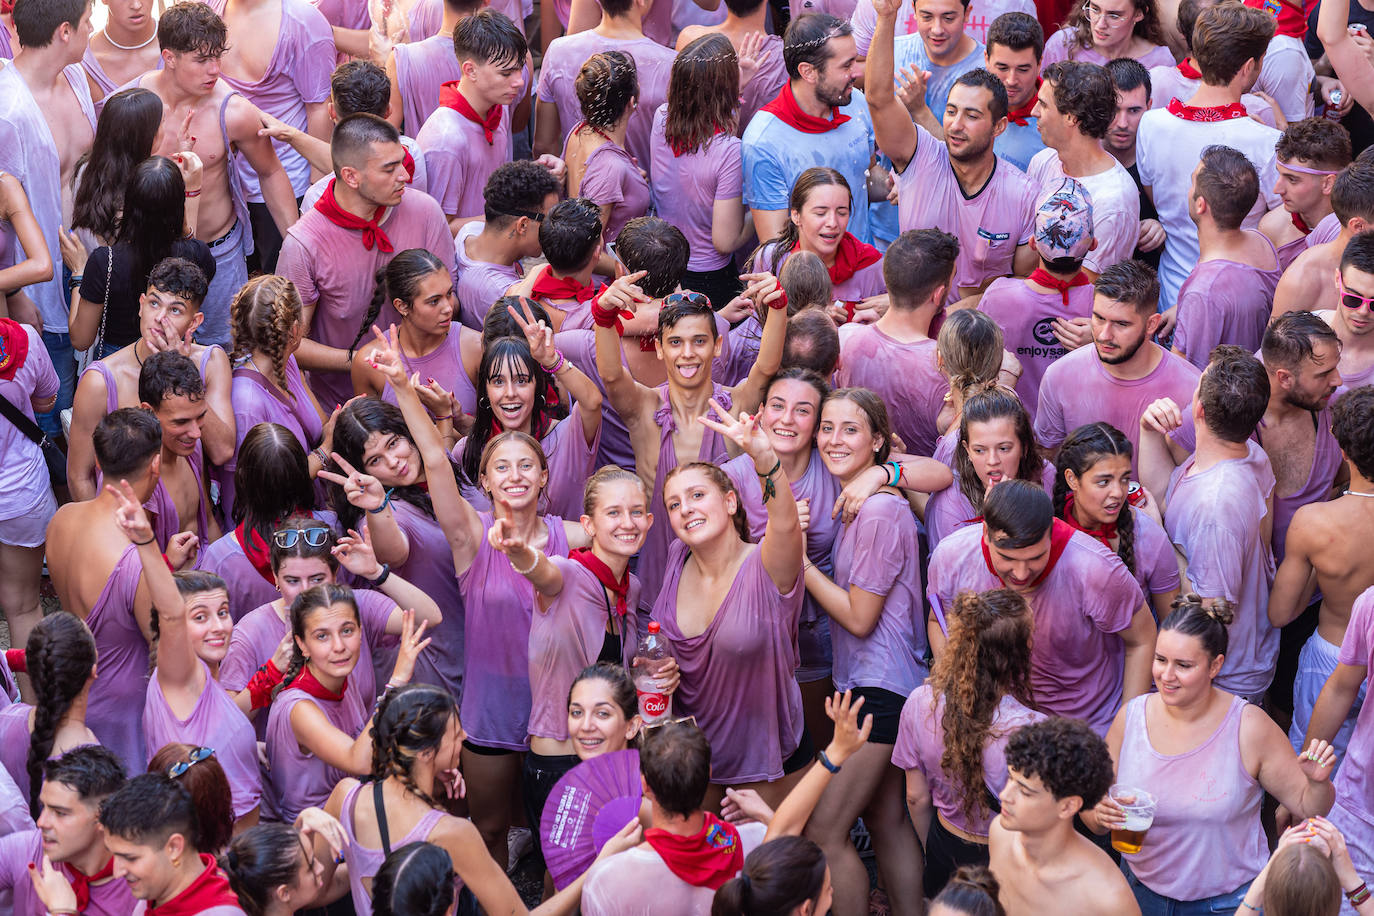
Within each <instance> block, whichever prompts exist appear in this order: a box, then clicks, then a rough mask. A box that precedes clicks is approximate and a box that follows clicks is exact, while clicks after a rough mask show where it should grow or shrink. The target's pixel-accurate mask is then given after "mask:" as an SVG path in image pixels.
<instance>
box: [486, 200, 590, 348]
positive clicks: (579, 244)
mask: <svg viewBox="0 0 1374 916" xmlns="http://www.w3.org/2000/svg"><path fill="white" fill-rule="evenodd" d="M601 233H602V225H601V211H600V210H599V209H598V208H597V206H596V204H594V203H592V202H591V201H590V200H588V199H587V198H585V197H574V198H571V199H569V200H564V201H560V202H559V203H557V204H556V205H555V206H553V207H551V208H550V209H549V213H548V216H546V217H545V218H544V219H543V220H542V221H541V222H540V223H539V247H540V250H541V251H542V252H543V254H544V259H545V260H546V261H547V262H548V263H546V264H545V265H544V266H543V267H541V268H539V269H538V270H536V271H535V272H534V273H532V274H529V275H527V276H525V277H522V278H520V279H519V280H517V282H515V283H513V284H511V285H510V286H509V288H508V289H507V290H506V291H505V295H508V296H528V297H529V298H531V299H534V300H535V301H536V302H538V303H539V304H540V305H542V306H544V308H545V309H546V310H547V311H548V313H549V320H550V321H551V322H552V323H553V329H554V330H555V331H561V330H563V329H564V328H567V329H568V330H572V329H574V328H590V327H591V326H592V316H591V305H590V304H589V303H590V302H591V301H592V298H593V297H594V296H596V294H597V293H598V292H600V291H601V289H602V287H601V285H600V284H597V283H595V282H594V281H593V280H592V273H593V272H594V271H595V270H596V265H597V261H598V259H599V258H600V257H601V251H602V247H601ZM493 301H494V300H493ZM488 308H490V303H488Z"/></svg>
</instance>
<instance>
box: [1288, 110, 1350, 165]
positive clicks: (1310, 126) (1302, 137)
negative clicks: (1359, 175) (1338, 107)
mask: <svg viewBox="0 0 1374 916" xmlns="http://www.w3.org/2000/svg"><path fill="white" fill-rule="evenodd" d="M1274 154H1275V155H1276V156H1277V157H1278V160H1279V161H1280V162H1294V161H1303V162H1307V163H1309V164H1310V165H1311V166H1312V167H1313V168H1319V169H1329V170H1332V171H1334V170H1337V169H1343V168H1345V167H1346V166H1347V165H1349V164H1350V157H1351V152H1350V131H1348V130H1346V129H1345V126H1344V125H1342V124H1341V123H1339V122H1338V121H1332V120H1331V119H1330V118H1304V119H1303V120H1301V121H1294V122H1293V123H1292V124H1289V125H1288V127H1287V128H1286V129H1285V130H1284V132H1283V134H1282V135H1281V136H1280V137H1279V142H1278V144H1277V145H1276V146H1275V147H1274Z"/></svg>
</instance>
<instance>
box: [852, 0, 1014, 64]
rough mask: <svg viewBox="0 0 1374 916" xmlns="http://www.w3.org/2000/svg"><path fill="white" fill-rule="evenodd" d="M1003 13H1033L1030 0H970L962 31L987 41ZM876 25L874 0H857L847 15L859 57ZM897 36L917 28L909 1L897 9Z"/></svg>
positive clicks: (904, 0) (905, 1)
mask: <svg viewBox="0 0 1374 916" xmlns="http://www.w3.org/2000/svg"><path fill="white" fill-rule="evenodd" d="M1003 13H1028V14H1030V15H1032V16H1034V15H1035V4H1034V3H1033V2H1032V0H971V2H970V3H969V5H968V7H967V8H966V13H965V16H964V32H965V33H967V34H968V35H971V36H973V38H974V40H975V41H977V42H978V43H980V44H984V45H985V44H987V43H988V27H989V26H991V25H992V23H993V22H994V21H996V19H997V17H998V16H1000V15H1002V14H1003ZM877 24H878V14H877V13H876V12H874V10H873V0H858V2H857V3H855V5H854V12H853V14H852V16H851V17H850V25H852V26H853V28H854V44H855V45H856V46H857V48H858V51H859V56H860V57H866V56H868V46H869V45H870V44H872V42H873V29H874V27H875V26H876V25H877ZM896 31H897V35H899V36H900V35H910V34H912V33H913V32H915V31H916V13H915V11H914V10H913V9H912V4H911V0H902V5H901V8H900V9H899V10H898V12H897V30H896Z"/></svg>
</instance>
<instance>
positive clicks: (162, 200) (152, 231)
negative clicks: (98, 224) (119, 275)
mask: <svg viewBox="0 0 1374 916" xmlns="http://www.w3.org/2000/svg"><path fill="white" fill-rule="evenodd" d="M185 218H186V182H185V180H184V179H183V178H182V177H181V170H180V169H178V168H177V167H176V163H174V162H172V160H170V159H167V158H166V157H163V156H150V157H149V158H147V159H144V160H143V161H142V162H140V163H139V164H138V165H136V166H134V169H133V173H132V174H131V175H129V176H128V181H127V183H126V184H125V185H124V195H123V212H122V213H121V214H120V216H119V219H118V221H117V222H118V225H117V227H116V229H115V234H114V243H115V244H116V245H124V246H127V247H128V251H129V258H130V262H129V278H130V283H131V286H132V288H133V289H136V290H140V291H141V290H143V289H145V288H146V286H147V280H148V272H149V271H151V270H152V269H153V265H155V264H157V262H158V261H161V260H162V259H163V258H165V257H166V256H167V254H168V253H169V252H170V251H171V249H172V245H173V244H174V243H175V242H177V241H179V240H180V239H181V238H182V234H183V232H184V230H185Z"/></svg>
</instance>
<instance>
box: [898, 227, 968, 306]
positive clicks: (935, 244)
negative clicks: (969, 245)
mask: <svg viewBox="0 0 1374 916" xmlns="http://www.w3.org/2000/svg"><path fill="white" fill-rule="evenodd" d="M958 257H959V240H958V239H957V238H955V237H954V236H952V235H950V234H949V233H948V232H942V231H940V230H939V229H908V230H907V231H906V232H903V233H902V234H901V235H899V236H897V238H896V239H894V240H893V242H892V244H891V245H890V246H888V249H887V255H885V256H884V257H883V282H884V283H885V284H886V285H887V292H888V298H889V299H890V300H891V302H892V308H894V309H896V310H897V311H899V312H902V311H910V310H912V309H915V308H918V307H920V306H922V305H925V304H926V300H927V299H929V298H930V297H931V296H932V295H934V293H935V291H936V290H938V289H939V288H940V287H942V286H944V287H948V286H949V284H950V283H951V282H953V279H954V262H955V260H956V259H958Z"/></svg>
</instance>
